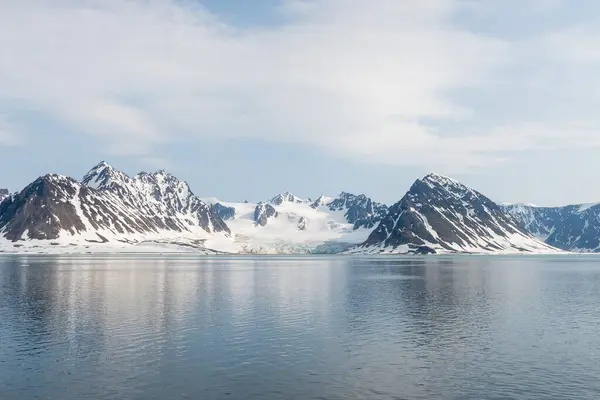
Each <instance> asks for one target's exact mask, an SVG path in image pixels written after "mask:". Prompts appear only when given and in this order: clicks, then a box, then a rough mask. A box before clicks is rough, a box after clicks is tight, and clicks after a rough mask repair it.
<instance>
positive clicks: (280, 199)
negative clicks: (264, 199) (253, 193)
mask: <svg viewBox="0 0 600 400" xmlns="http://www.w3.org/2000/svg"><path fill="white" fill-rule="evenodd" d="M307 202H308V201H307V200H303V199H301V198H300V197H298V196H296V195H294V194H292V193H290V192H285V193H281V194H278V195H277V196H275V197H273V198H272V199H271V200H269V203H271V204H273V205H276V206H280V205H282V204H283V203H298V204H302V203H307Z"/></svg>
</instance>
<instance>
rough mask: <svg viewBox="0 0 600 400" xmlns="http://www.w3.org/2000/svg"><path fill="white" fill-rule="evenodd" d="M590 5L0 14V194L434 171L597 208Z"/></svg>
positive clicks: (61, 8)
mask: <svg viewBox="0 0 600 400" xmlns="http://www.w3.org/2000/svg"><path fill="white" fill-rule="evenodd" d="M599 22H600V3H599V2H597V1H592V0H581V1H577V2H576V1H567V0H518V1H517V0H507V1H502V2H499V1H485V0H481V1H478V0H427V1H422V2H415V1H412V0H410V1H409V0H374V1H370V2H365V1H362V0H256V1H252V2H249V1H246V0H200V1H190V0H127V1H124V0H102V1H101V0H77V1H76V0H55V1H52V2H48V1H45V0H20V1H19V2H2V3H0V38H1V39H0V51H2V54H4V56H3V57H2V58H1V59H0V106H1V107H0V162H1V163H2V170H3V171H4V174H3V175H2V179H1V181H0V186H7V187H9V188H10V189H11V190H18V189H21V188H22V187H23V186H24V185H26V184H27V183H28V182H30V181H32V180H33V179H35V178H36V177H37V176H38V175H41V174H44V173H46V172H57V173H62V174H65V175H70V176H73V177H76V178H80V177H81V176H83V174H84V173H85V172H86V171H87V170H88V169H89V168H91V167H92V166H93V165H94V164H96V163H97V162H98V161H100V160H106V161H108V162H110V163H111V164H113V165H114V166H115V167H117V168H120V169H123V170H124V171H125V172H127V173H130V174H135V173H137V172H139V171H142V170H145V171H150V170H155V169H159V168H165V169H167V170H169V171H171V172H172V173H174V174H175V175H177V176H179V177H181V178H182V179H185V180H187V181H188V182H189V183H190V185H191V186H192V188H193V190H194V191H195V192H196V193H197V194H198V195H200V196H215V197H218V198H222V199H224V200H232V201H233V200H244V199H248V200H261V199H266V198H269V197H271V196H273V195H274V194H276V193H280V192H282V191H286V190H288V191H292V192H294V193H296V194H298V195H300V196H304V197H316V196H318V195H320V194H323V193H324V194H330V195H331V194H336V193H338V192H340V191H342V190H345V191H351V192H364V193H366V194H368V195H369V196H371V197H373V198H375V199H377V200H380V201H384V202H387V203H391V202H394V201H397V200H398V199H400V197H401V196H402V195H403V194H404V192H405V191H406V190H407V189H408V187H409V186H410V184H411V183H412V182H413V181H414V180H415V179H416V178H417V177H420V176H422V175H424V174H426V173H428V172H432V171H435V172H439V173H443V174H446V175H450V176H453V177H455V178H457V179H459V180H462V181H464V182H465V183H467V184H469V185H471V186H473V187H474V188H476V189H478V190H480V191H482V192H483V193H484V194H486V195H488V196H489V197H491V198H492V199H494V200H497V201H515V202H532V203H536V204H540V205H556V204H567V203H579V202H592V201H600V186H599V185H596V184H595V182H596V180H597V175H598V173H597V171H598V170H600V157H598V154H599V152H600V134H599V129H600V120H599V117H598V109H600V72H599V71H600V68H599V67H600V28H598V27H599V26H600V24H599Z"/></svg>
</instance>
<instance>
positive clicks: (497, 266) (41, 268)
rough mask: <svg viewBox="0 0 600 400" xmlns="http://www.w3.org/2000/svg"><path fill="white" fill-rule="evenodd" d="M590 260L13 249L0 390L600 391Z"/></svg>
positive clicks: (0, 393) (74, 395)
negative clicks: (30, 253) (17, 253)
mask: <svg viewBox="0 0 600 400" xmlns="http://www.w3.org/2000/svg"><path fill="white" fill-rule="evenodd" d="M598 289H600V268H599V267H598V259H596V258H587V259H580V258H573V259H570V258H562V259H561V258H559V259H556V258H550V259H545V258H533V259H528V258H518V257H517V258H487V257H470V258H465V257H455V258H441V257H434V258H425V257H415V258H385V257H382V258H341V257H338V258H325V257H309V258H285V257H279V258H278V257H274V258H273V257H268V258H258V257H257V258H191V257H150V256H146V257H139V256H138V257H134V256H121V257H87V258H82V257H22V258H19V257H8V258H4V259H2V260H1V261H0V313H1V315H2V318H0V345H1V346H0V398H2V399H3V400H4V399H22V398H49V399H85V398H90V399H102V398H107V399H108V398H139V399H164V398H223V397H228V398H240V399H251V398H256V399H259V398H260V399H269V398H273V399H275V398H306V399H309V398H327V399H336V398H339V399H363V398H373V399H379V398H382V399H383V398H408V399H432V398H433V399H435V398H439V399H471V398H473V399H476V398H477V399H478V398H494V397H496V398H515V399H529V398H543V397H544V396H546V397H549V398H565V396H566V397H571V398H574V397H573V396H575V395H576V397H577V398H583V399H586V398H589V399H592V398H594V399H595V398H598V395H599V394H600V384H599V383H598V380H597V379H596V378H597V376H598V375H599V374H600V368H599V367H598V366H597V361H596V360H597V359H599V357H600V340H599V339H597V335H596V332H597V330H598V328H600V321H599V320H598V319H597V317H596V316H597V311H598V304H600V301H599V300H600V295H599V293H600V291H599V290H598Z"/></svg>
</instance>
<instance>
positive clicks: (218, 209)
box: [211, 203, 235, 221]
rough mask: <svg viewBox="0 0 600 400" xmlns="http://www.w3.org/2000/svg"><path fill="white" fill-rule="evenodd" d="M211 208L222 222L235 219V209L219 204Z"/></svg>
mask: <svg viewBox="0 0 600 400" xmlns="http://www.w3.org/2000/svg"><path fill="white" fill-rule="evenodd" d="M211 208H212V209H213V211H214V212H215V213H216V214H217V215H218V216H219V217H221V219H222V220H224V221H227V220H230V219H234V218H235V208H233V207H226V206H224V205H222V204H221V203H216V204H213V205H212V207H211Z"/></svg>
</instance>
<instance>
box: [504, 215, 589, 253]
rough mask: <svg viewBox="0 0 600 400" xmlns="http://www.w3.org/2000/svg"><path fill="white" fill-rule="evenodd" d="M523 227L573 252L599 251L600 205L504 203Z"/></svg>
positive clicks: (546, 240)
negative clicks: (552, 205)
mask: <svg viewBox="0 0 600 400" xmlns="http://www.w3.org/2000/svg"><path fill="white" fill-rule="evenodd" d="M503 209H504V210H505V211H506V212H508V213H509V214H510V215H512V216H513V217H514V218H515V219H516V220H517V221H518V222H519V224H520V226H521V227H522V228H523V229H524V230H525V231H527V232H529V233H530V234H532V235H534V236H535V237H537V238H538V239H540V240H543V241H544V242H546V243H547V244H549V245H551V246H554V247H558V248H560V249H563V250H568V251H573V252H600V204H584V205H570V206H564V207H536V206H533V205H525V204H509V205H504V206H503Z"/></svg>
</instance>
